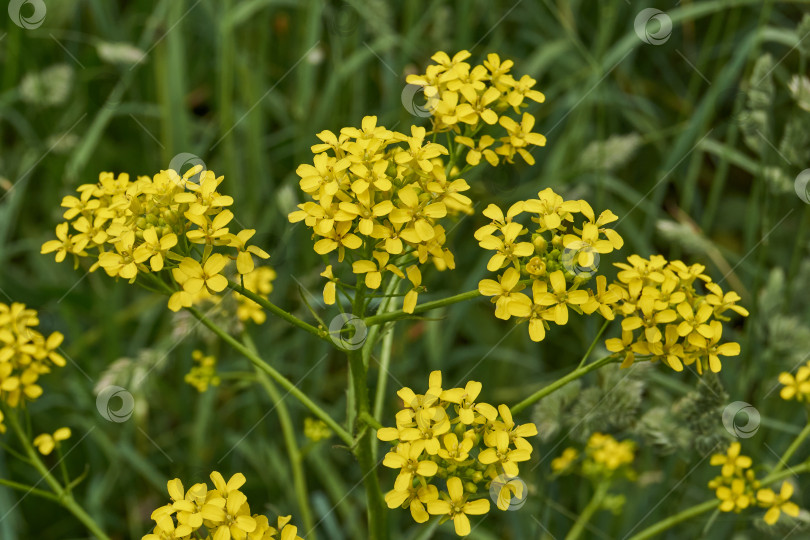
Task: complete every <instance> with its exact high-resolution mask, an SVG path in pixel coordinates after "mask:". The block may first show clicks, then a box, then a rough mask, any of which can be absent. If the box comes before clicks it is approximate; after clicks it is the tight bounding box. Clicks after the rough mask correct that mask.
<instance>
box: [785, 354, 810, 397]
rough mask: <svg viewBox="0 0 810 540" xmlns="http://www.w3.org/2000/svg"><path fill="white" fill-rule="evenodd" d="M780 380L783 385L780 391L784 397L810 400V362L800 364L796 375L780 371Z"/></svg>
mask: <svg viewBox="0 0 810 540" xmlns="http://www.w3.org/2000/svg"><path fill="white" fill-rule="evenodd" d="M779 382H780V383H782V385H783V386H782V390H780V391H779V395H780V396H781V397H782V399H786V400H789V399H795V400H796V401H810V362H807V363H806V364H805V365H803V366H800V367H799V369H798V370H797V371H796V375H795V376H793V375H791V374H790V373H788V372H783V373H780V374H779Z"/></svg>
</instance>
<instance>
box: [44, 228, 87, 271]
mask: <svg viewBox="0 0 810 540" xmlns="http://www.w3.org/2000/svg"><path fill="white" fill-rule="evenodd" d="M69 227H70V226H69V224H68V223H60V224H59V225H57V226H56V238H57V239H56V240H48V241H47V242H45V243H44V244H42V250H41V251H40V253H43V254H45V253H51V252H54V251H55V252H56V262H62V261H64V260H65V257H66V256H67V254H68V253H75V254H77V255H80V254H82V253H83V251H84V247H85V246H86V245H87V242H88V240H87V239H86V238H80V239H78V240H77V239H74V237H73V235H71V234H69V232H68V231H69Z"/></svg>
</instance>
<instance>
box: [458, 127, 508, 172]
mask: <svg viewBox="0 0 810 540" xmlns="http://www.w3.org/2000/svg"><path fill="white" fill-rule="evenodd" d="M456 142H457V143H459V144H462V145H464V146H467V147H469V148H470V149H469V150H468V151H467V155H466V157H465V160H466V161H467V163H469V164H470V165H472V166H473V167H474V166H476V165H478V164H479V163H481V158H482V157H483V158H484V159H486V160H487V162H488V163H489V164H490V165H492V166H493V167H497V166H498V154H496V153H495V152H494V151H493V150H492V149H491V148H489V147H490V146H492V144H493V143H494V142H495V139H493V138H492V137H491V136H490V135H482V136H481V138H480V139H478V142H476V141H474V140H473V139H471V138H470V137H461V136H459V137H456Z"/></svg>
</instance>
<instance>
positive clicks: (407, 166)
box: [289, 116, 472, 312]
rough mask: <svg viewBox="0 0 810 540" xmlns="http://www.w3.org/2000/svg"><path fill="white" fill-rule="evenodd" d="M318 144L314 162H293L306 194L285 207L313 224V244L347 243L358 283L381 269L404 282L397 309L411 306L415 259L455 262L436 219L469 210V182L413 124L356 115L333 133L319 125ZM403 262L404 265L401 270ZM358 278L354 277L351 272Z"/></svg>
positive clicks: (371, 280)
mask: <svg viewBox="0 0 810 540" xmlns="http://www.w3.org/2000/svg"><path fill="white" fill-rule="evenodd" d="M318 138H319V139H320V140H321V141H323V142H322V144H316V145H314V146H313V147H312V152H313V154H315V157H314V159H313V164H312V165H309V164H303V165H300V166H299V167H298V169H297V171H296V172H297V173H298V175H299V176H300V177H301V181H300V187H301V190H302V191H303V192H304V193H306V194H307V195H308V196H309V197H311V198H312V200H311V201H307V202H304V203H301V204H299V205H298V210H296V211H294V212H292V213H291V214H290V215H289V220H290V222H292V223H297V222H299V221H303V222H304V223H305V224H306V226H307V227H310V228H311V229H312V231H313V238H314V239H315V240H316V241H315V245H314V248H315V251H316V252H317V253H319V254H321V255H327V254H329V253H332V252H334V251H337V254H338V262H342V261H343V259H344V257H345V255H346V253H347V251H348V253H349V260H350V261H351V263H352V271H353V272H354V273H355V274H357V275H358V276H363V279H364V282H365V285H366V286H367V287H368V288H370V289H377V288H378V287H379V286H380V284H381V283H382V279H383V277H384V276H385V275H386V273H388V272H391V273H393V274H396V275H398V276H399V277H400V278H402V279H404V278H405V277H406V275H407V279H408V280H409V281H410V282H411V289H410V291H409V292H408V294H407V296H406V297H405V302H404V306H403V309H404V310H405V311H406V312H412V311H413V308H414V306H415V305H416V298H417V295H418V292H419V290H421V283H422V274H421V270H420V266H419V265H423V264H425V263H426V262H427V261H428V260H432V261H433V263H434V265H435V266H436V268H438V269H439V270H444V269H446V268H450V269H452V268H454V267H455V261H454V259H453V254H452V253H451V252H450V250H449V249H447V248H446V247H444V244H445V229H444V227H443V226H442V225H440V224H439V221H440V220H441V219H442V218H444V217H445V216H447V215H451V214H457V213H459V212H465V213H472V207H471V201H470V199H469V198H468V197H466V196H465V195H463V194H462V192H464V191H467V190H468V189H469V188H470V186H469V185H468V184H467V182H466V181H464V180H463V179H461V178H455V179H452V180H451V179H450V178H448V176H447V171H446V164H445V162H444V160H443V158H442V157H441V156H443V155H447V153H448V152H447V149H446V148H445V147H444V146H442V145H440V144H437V143H433V142H430V141H429V140H427V139H426V133H425V129H424V128H421V127H416V126H412V127H411V135H410V136H408V135H406V134H404V133H399V132H396V131H391V130H388V129H386V128H384V127H382V126H378V125H377V117H375V116H367V117H365V118H363V121H362V125H361V128H360V129H357V128H352V127H346V128H343V129H341V130H340V133H339V134H338V135H335V134H334V133H332V132H331V131H322V132H321V133H319V134H318ZM401 268H404V269H405V272H404V273H403V271H402V270H401ZM322 275H323V276H324V277H326V278H327V279H328V280H329V282H328V283H327V284H326V287H325V288H324V301H325V302H326V303H327V304H333V303H334V302H335V289H336V287H335V284H336V283H337V282H338V280H337V278H336V277H335V276H334V275H333V273H332V267H331V266H328V267H327V268H326V270H325V272H324V273H323V274H322ZM358 279H359V278H358Z"/></svg>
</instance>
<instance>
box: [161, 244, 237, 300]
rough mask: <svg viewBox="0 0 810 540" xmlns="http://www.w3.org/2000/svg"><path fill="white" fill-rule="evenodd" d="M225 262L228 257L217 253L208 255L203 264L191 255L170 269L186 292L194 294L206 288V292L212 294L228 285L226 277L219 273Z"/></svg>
mask: <svg viewBox="0 0 810 540" xmlns="http://www.w3.org/2000/svg"><path fill="white" fill-rule="evenodd" d="M227 263H228V258H227V257H225V256H224V255H220V254H219V253H214V254H213V255H211V256H210V257H208V260H206V261H205V264H204V265H201V264H200V263H199V262H197V261H196V260H194V259H192V258H191V257H186V258H184V259H183V260H182V261H180V265H179V266H178V267H177V268H175V269H174V270H173V271H172V275H173V276H174V279H176V280H177V282H178V283H179V284H180V285H181V286H182V287H183V290H184V291H186V292H187V293H191V294H195V293H197V292H199V291H200V290H201V289H202V288H206V289H208V292H210V293H211V294H214V293H218V292H222V291H224V290H225V289H226V288H227V287H228V279H227V278H226V277H225V276H223V275H222V274H220V272H221V271H222V269H223V268H225V265H226V264H227Z"/></svg>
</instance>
